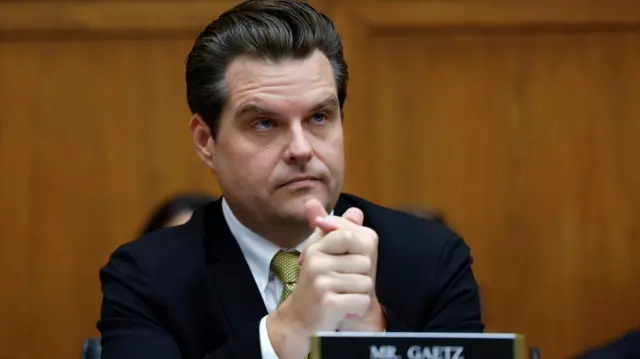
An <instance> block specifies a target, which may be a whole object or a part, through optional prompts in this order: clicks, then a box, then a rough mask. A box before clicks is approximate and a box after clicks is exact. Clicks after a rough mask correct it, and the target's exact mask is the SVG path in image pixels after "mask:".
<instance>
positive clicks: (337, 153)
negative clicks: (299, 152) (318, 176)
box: [317, 133, 344, 170]
mask: <svg viewBox="0 0 640 359" xmlns="http://www.w3.org/2000/svg"><path fill="white" fill-rule="evenodd" d="M317 148H318V149H319V151H317V156H318V157H319V158H320V160H322V162H323V163H325V165H326V166H327V167H329V168H330V169H331V170H341V169H342V167H343V166H344V152H343V141H342V134H341V133H340V134H336V135H335V136H332V137H331V138H328V139H326V140H324V141H320V143H319V144H318V147H317Z"/></svg>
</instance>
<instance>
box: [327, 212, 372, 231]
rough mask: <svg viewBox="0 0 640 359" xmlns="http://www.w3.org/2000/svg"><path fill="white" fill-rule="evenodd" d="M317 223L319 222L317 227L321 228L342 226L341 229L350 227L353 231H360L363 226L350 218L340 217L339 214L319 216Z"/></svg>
mask: <svg viewBox="0 0 640 359" xmlns="http://www.w3.org/2000/svg"><path fill="white" fill-rule="evenodd" d="M350 215H351V213H350ZM354 219H357V218H354ZM316 223H317V228H320V229H323V228H340V229H350V230H353V231H360V230H361V228H362V226H361V225H359V224H356V223H354V222H352V221H351V220H350V219H349V218H345V217H338V216H326V217H318V218H316ZM323 231H324V230H323ZM325 233H326V232H325Z"/></svg>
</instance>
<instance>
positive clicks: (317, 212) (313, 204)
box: [304, 198, 328, 229]
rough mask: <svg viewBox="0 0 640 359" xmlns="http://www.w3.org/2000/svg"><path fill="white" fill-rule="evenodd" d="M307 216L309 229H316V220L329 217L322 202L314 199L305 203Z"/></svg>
mask: <svg viewBox="0 0 640 359" xmlns="http://www.w3.org/2000/svg"><path fill="white" fill-rule="evenodd" d="M304 209H305V214H306V216H307V222H308V223H309V227H311V228H314V229H315V228H316V219H317V218H318V217H326V216H328V214H327V210H326V209H324V206H323V205H322V203H320V201H318V200H317V199H315V198H313V199H310V200H308V201H307V202H305V204H304Z"/></svg>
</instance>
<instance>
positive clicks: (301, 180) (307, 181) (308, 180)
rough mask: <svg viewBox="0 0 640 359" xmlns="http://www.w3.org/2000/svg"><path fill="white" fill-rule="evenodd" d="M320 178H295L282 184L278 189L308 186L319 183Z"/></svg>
mask: <svg viewBox="0 0 640 359" xmlns="http://www.w3.org/2000/svg"><path fill="white" fill-rule="evenodd" d="M318 180H319V179H318V177H314V176H300V177H295V178H292V179H290V180H288V181H286V182H284V183H283V184H281V185H280V186H278V187H287V186H298V185H308V184H311V183H313V182H315V181H318Z"/></svg>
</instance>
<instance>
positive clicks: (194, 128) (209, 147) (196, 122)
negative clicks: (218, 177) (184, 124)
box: [189, 113, 215, 172]
mask: <svg viewBox="0 0 640 359" xmlns="http://www.w3.org/2000/svg"><path fill="white" fill-rule="evenodd" d="M189 130H191V137H192V138H193V144H194V145H195V146H196V152H197V153H198V157H200V159H201V160H202V162H204V163H205V164H206V165H207V166H209V168H211V170H213V171H214V172H215V168H214V161H213V156H214V153H215V141H214V139H213V134H212V133H211V129H210V128H209V126H208V125H207V124H206V123H205V122H204V119H203V118H202V116H200V115H199V114H197V113H196V114H194V115H193V116H191V120H190V121H189Z"/></svg>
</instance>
